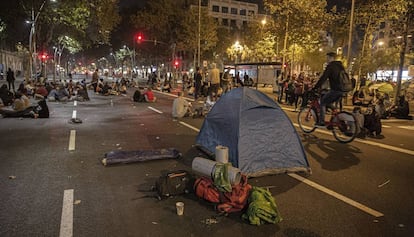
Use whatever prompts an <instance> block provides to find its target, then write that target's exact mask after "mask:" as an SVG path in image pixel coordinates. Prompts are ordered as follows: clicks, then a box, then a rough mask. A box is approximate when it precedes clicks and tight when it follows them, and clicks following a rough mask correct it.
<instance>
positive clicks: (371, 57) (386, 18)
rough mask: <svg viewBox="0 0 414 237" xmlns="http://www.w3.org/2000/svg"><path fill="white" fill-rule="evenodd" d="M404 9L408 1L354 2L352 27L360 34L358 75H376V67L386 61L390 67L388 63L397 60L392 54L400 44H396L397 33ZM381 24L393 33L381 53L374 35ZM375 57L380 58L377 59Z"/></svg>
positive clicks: (378, 42)
mask: <svg viewBox="0 0 414 237" xmlns="http://www.w3.org/2000/svg"><path fill="white" fill-rule="evenodd" d="M407 10H408V1H400V0H380V1H374V0H369V1H358V2H357V7H356V10H355V14H356V22H355V24H356V28H357V29H358V30H359V31H360V32H363V37H362V42H361V43H360V45H361V47H360V53H359V60H358V67H359V74H361V75H363V74H366V73H373V72H376V71H377V69H378V68H380V67H383V66H384V65H385V64H384V63H383V61H384V60H387V61H388V62H389V63H388V66H391V65H389V64H390V63H396V62H397V61H398V54H396V53H395V52H396V51H398V48H399V47H401V44H399V43H398V42H397V37H398V34H401V25H403V23H402V22H403V17H404V16H405V12H406V11H407ZM385 24H387V25H388V27H389V28H390V29H393V31H394V32H395V33H396V34H390V35H389V39H390V44H388V45H387V50H382V49H381V47H380V45H379V44H380V42H381V41H380V38H379V34H378V32H379V30H380V26H381V25H383V26H384V25H385ZM393 42H394V43H393ZM382 43H384V42H382ZM378 51H381V52H378ZM377 57H383V58H384V59H382V60H378V59H377ZM394 66H396V65H394ZM391 67H393V66H391Z"/></svg>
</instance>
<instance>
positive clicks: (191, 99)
mask: <svg viewBox="0 0 414 237" xmlns="http://www.w3.org/2000/svg"><path fill="white" fill-rule="evenodd" d="M155 92H157V93H159V94H163V95H168V96H171V97H178V95H175V94H171V93H167V92H162V91H155ZM183 97H184V99H186V100H189V101H194V99H193V98H189V97H186V96H183Z"/></svg>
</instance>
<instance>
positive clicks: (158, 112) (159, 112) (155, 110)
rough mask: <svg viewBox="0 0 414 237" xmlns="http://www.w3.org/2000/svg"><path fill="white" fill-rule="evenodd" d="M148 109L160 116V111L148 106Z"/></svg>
mask: <svg viewBox="0 0 414 237" xmlns="http://www.w3.org/2000/svg"><path fill="white" fill-rule="evenodd" d="M148 109H150V110H152V111H155V112H157V113H159V114H162V111H159V110H158V109H155V108H153V107H151V106H148Z"/></svg>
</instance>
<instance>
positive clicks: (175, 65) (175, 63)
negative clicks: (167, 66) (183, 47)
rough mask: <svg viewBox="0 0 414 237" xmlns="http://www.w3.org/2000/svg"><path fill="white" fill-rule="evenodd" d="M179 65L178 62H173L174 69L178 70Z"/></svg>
mask: <svg viewBox="0 0 414 237" xmlns="http://www.w3.org/2000/svg"><path fill="white" fill-rule="evenodd" d="M179 65H180V61H178V60H175V61H174V68H178V66H179Z"/></svg>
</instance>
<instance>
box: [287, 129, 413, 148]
mask: <svg viewBox="0 0 414 237" xmlns="http://www.w3.org/2000/svg"><path fill="white" fill-rule="evenodd" d="M293 125H295V126H296V127H299V124H297V123H294V124H293ZM315 131H317V132H319V133H323V134H327V135H332V132H328V131H326V130H320V129H317V130H315ZM354 141H355V142H360V143H364V144H367V145H371V146H377V147H381V148H384V149H388V150H391V151H396V152H400V153H405V154H408V155H414V151H413V150H408V149H404V148H400V147H396V146H390V145H387V144H382V143H378V142H373V141H368V140H364V139H359V138H356V139H355V140H354Z"/></svg>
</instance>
